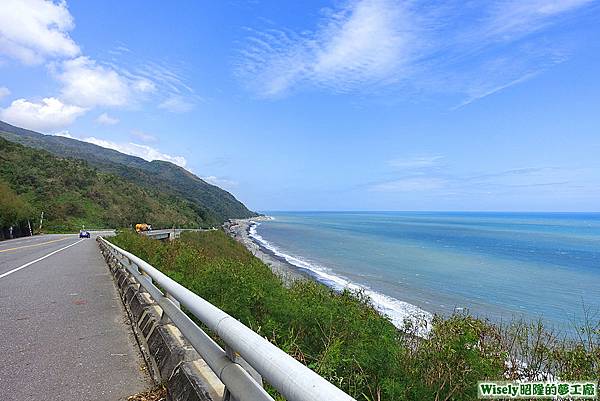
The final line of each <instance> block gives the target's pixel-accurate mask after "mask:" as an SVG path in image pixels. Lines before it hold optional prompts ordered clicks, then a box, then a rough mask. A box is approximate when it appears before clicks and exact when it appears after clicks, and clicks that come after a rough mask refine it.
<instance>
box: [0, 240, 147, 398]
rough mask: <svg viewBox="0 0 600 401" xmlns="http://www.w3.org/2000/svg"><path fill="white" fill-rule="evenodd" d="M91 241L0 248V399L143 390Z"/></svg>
mask: <svg viewBox="0 0 600 401" xmlns="http://www.w3.org/2000/svg"><path fill="white" fill-rule="evenodd" d="M93 237H94V235H92V238H90V239H81V240H80V239H79V238H78V237H77V235H40V236H35V237H27V238H19V239H15V240H10V241H2V242H0V352H1V355H2V357H1V358H0V399H2V400H19V401H21V400H23V401H25V400H40V399H44V400H111V401H114V400H126V399H127V396H129V395H132V394H134V393H137V392H139V391H143V390H146V389H148V388H149V387H151V380H150V378H149V377H148V376H147V375H146V373H145V369H144V367H145V365H144V362H143V360H142V359H141V356H140V354H139V349H138V346H137V343H136V342H135V339H134V337H133V334H132V333H131V329H130V327H129V326H128V323H129V320H128V318H127V316H126V315H125V313H124V310H123V307H122V304H121V301H120V299H119V297H118V295H117V291H116V289H115V287H114V284H113V281H112V277H111V276H110V273H109V271H108V267H107V266H106V263H105V262H104V259H103V258H102V256H101V255H100V252H99V250H98V246H97V244H96V241H95V240H94V238H93Z"/></svg>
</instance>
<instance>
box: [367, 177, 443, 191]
mask: <svg viewBox="0 0 600 401" xmlns="http://www.w3.org/2000/svg"><path fill="white" fill-rule="evenodd" d="M445 185H446V181H445V180H444V179H442V178H436V177H407V178H401V179H398V180H394V181H388V182H384V183H380V184H375V185H373V186H371V191H377V192H415V191H431V190H434V189H440V188H443V187H444V186H445Z"/></svg>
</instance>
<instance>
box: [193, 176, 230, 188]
mask: <svg viewBox="0 0 600 401" xmlns="http://www.w3.org/2000/svg"><path fill="white" fill-rule="evenodd" d="M200 178H202V179H203V180H204V181H206V182H208V183H209V184H212V185H216V186H218V187H222V188H233V187H235V186H237V185H238V183H237V181H232V180H228V179H226V178H219V177H216V176H214V175H209V176H205V177H200Z"/></svg>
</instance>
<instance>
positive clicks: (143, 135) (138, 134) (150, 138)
mask: <svg viewBox="0 0 600 401" xmlns="http://www.w3.org/2000/svg"><path fill="white" fill-rule="evenodd" d="M131 136H132V137H134V138H136V139H139V140H140V141H143V142H156V141H157V138H156V137H155V136H154V135H152V134H148V133H147V132H143V131H139V130H133V131H132V132H131Z"/></svg>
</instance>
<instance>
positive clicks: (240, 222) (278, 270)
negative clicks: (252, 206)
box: [223, 216, 314, 287]
mask: <svg viewBox="0 0 600 401" xmlns="http://www.w3.org/2000/svg"><path fill="white" fill-rule="evenodd" d="M269 220H271V219H270V218H269V217H266V216H259V217H253V218H249V219H230V220H229V221H228V222H227V223H225V224H224V225H223V229H224V230H225V232H226V233H227V234H228V235H229V236H231V237H232V238H233V239H235V240H236V241H238V242H240V243H242V244H243V245H244V246H245V247H246V249H248V250H249V251H250V252H251V253H252V254H253V255H254V256H256V257H257V258H259V259H260V260H261V261H262V262H263V263H264V264H266V265H267V266H269V267H270V268H271V270H272V271H273V273H274V274H275V275H276V276H278V277H279V278H281V280H282V281H283V283H284V284H285V286H286V287H289V286H291V285H292V284H293V283H294V282H296V281H298V280H314V278H313V277H312V276H311V275H310V274H308V273H307V272H306V271H303V270H301V269H300V268H299V267H298V266H294V265H293V264H291V263H290V262H288V261H287V260H285V258H283V257H281V256H278V255H276V254H275V253H274V252H273V251H272V250H270V249H268V248H266V247H265V246H263V245H261V244H259V243H257V242H256V241H255V240H254V239H252V237H251V236H250V229H251V228H252V226H253V225H255V224H256V223H260V222H261V221H269Z"/></svg>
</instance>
